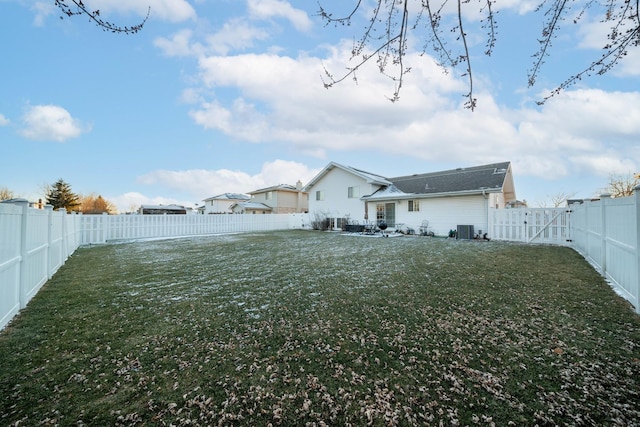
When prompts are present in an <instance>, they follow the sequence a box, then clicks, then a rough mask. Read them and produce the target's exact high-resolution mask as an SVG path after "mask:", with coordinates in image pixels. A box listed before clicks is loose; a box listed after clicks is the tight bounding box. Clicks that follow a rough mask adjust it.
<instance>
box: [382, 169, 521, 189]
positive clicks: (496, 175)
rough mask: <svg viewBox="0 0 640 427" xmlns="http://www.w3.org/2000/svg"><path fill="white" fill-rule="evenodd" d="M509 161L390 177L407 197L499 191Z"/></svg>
mask: <svg viewBox="0 0 640 427" xmlns="http://www.w3.org/2000/svg"><path fill="white" fill-rule="evenodd" d="M510 167H511V164H510V162H501V163H491V164H488V165H482V166H473V167H468V168H457V169H451V170H445V171H441V172H432V173H424V174H415V175H408V176H400V177H397V178H390V181H392V182H393V185H394V186H395V187H397V188H398V189H399V190H400V191H402V192H403V193H407V194H438V193H459V192H481V191H485V192H495V191H501V190H502V186H503V185H504V181H505V178H506V176H507V172H508V171H509V168H510Z"/></svg>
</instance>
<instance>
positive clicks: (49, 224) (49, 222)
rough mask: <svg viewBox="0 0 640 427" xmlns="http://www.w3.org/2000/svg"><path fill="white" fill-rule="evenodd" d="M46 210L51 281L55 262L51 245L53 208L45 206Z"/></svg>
mask: <svg viewBox="0 0 640 427" xmlns="http://www.w3.org/2000/svg"><path fill="white" fill-rule="evenodd" d="M44 210H45V211H47V279H51V276H53V272H52V271H51V270H52V269H53V262H52V259H51V258H52V254H51V244H52V242H53V206H51V205H44Z"/></svg>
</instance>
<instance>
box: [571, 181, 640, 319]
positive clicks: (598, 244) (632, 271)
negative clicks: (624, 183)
mask: <svg viewBox="0 0 640 427" xmlns="http://www.w3.org/2000/svg"><path fill="white" fill-rule="evenodd" d="M639 190H640V187H638V188H636V191H635V194H634V195H633V196H631V197H621V198H616V199H611V198H610V197H608V196H606V195H605V196H602V198H601V199H600V200H597V201H588V202H585V203H582V204H573V205H571V210H572V214H571V234H572V236H573V247H574V248H575V249H576V250H577V251H578V252H580V253H581V254H582V255H583V256H584V257H585V258H586V259H587V260H589V261H590V262H591V263H592V264H593V265H594V266H595V267H596V268H597V269H598V270H599V271H600V273H601V274H602V275H603V276H605V277H606V278H607V279H608V280H609V281H610V283H611V284H612V285H613V286H614V288H615V289H616V290H617V291H618V293H619V294H620V295H622V296H623V297H624V298H625V299H627V300H628V301H629V302H630V303H631V304H633V306H634V307H635V309H636V312H638V313H640V298H639V294H640V191H639Z"/></svg>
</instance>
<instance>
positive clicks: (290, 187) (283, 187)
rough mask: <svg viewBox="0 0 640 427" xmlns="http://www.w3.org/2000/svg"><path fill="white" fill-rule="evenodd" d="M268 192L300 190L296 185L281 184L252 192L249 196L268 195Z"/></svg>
mask: <svg viewBox="0 0 640 427" xmlns="http://www.w3.org/2000/svg"><path fill="white" fill-rule="evenodd" d="M268 191H294V192H295V191H298V189H297V188H296V186H295V185H290V184H279V185H273V186H271V187H267V188H261V189H259V190H255V191H250V192H248V193H247V194H258V193H266V192H268Z"/></svg>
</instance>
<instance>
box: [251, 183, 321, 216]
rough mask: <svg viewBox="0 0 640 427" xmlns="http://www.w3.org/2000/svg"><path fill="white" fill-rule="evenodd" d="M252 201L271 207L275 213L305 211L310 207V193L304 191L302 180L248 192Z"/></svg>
mask: <svg viewBox="0 0 640 427" xmlns="http://www.w3.org/2000/svg"><path fill="white" fill-rule="evenodd" d="M248 194H249V195H250V196H251V201H252V202H254V203H262V204H263V205H265V206H269V207H270V208H271V213H274V214H289V213H305V212H308V209H309V193H307V192H305V191H302V182H300V181H298V182H297V183H296V185H295V186H293V185H289V184H280V185H275V186H273V187H267V188H262V189H260V190H256V191H251V192H250V193H248Z"/></svg>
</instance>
